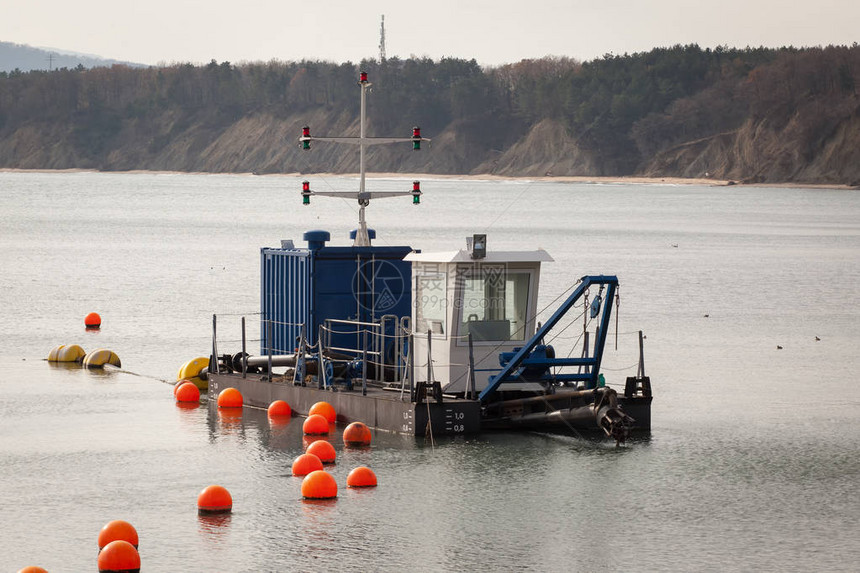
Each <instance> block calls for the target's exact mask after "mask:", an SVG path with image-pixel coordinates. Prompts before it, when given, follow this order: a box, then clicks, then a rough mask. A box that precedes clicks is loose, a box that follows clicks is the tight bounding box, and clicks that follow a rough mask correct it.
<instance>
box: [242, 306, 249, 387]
mask: <svg viewBox="0 0 860 573" xmlns="http://www.w3.org/2000/svg"><path fill="white" fill-rule="evenodd" d="M247 377H248V352H247V348H246V344H245V317H244V316H243V317H242V378H247Z"/></svg>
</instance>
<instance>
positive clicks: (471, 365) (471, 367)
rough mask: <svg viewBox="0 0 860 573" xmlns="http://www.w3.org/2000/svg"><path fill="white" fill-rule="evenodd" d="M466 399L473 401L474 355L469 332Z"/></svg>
mask: <svg viewBox="0 0 860 573" xmlns="http://www.w3.org/2000/svg"><path fill="white" fill-rule="evenodd" d="M468 394H469V395H468V396H467V397H468V398H469V399H470V400H474V399H475V353H474V350H473V347H472V333H471V332H469V392H468Z"/></svg>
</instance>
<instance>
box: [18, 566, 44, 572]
mask: <svg viewBox="0 0 860 573" xmlns="http://www.w3.org/2000/svg"><path fill="white" fill-rule="evenodd" d="M18 573H48V570H47V569H42V568H41V567H38V566H36V565H28V566H27V567H24V568H23V569H18Z"/></svg>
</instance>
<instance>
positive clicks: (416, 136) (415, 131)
mask: <svg viewBox="0 0 860 573" xmlns="http://www.w3.org/2000/svg"><path fill="white" fill-rule="evenodd" d="M412 149H413V150H414V151H417V150H419V149H421V128H420V127H418V126H415V127H413V128H412Z"/></svg>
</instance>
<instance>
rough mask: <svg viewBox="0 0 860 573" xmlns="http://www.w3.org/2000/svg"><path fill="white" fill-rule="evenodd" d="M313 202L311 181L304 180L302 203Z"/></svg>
mask: <svg viewBox="0 0 860 573" xmlns="http://www.w3.org/2000/svg"><path fill="white" fill-rule="evenodd" d="M310 204H311V182H310V181H302V205H310Z"/></svg>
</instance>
